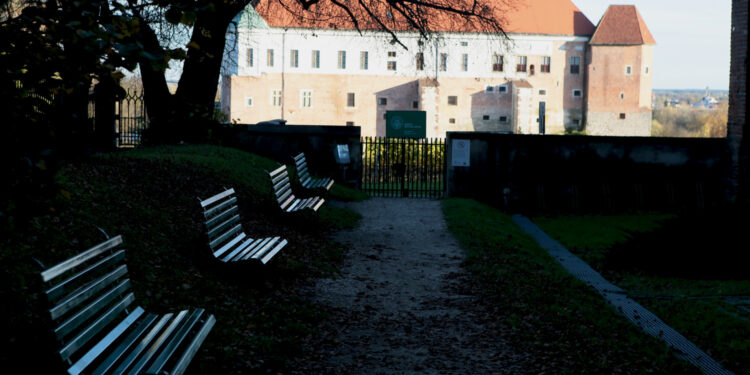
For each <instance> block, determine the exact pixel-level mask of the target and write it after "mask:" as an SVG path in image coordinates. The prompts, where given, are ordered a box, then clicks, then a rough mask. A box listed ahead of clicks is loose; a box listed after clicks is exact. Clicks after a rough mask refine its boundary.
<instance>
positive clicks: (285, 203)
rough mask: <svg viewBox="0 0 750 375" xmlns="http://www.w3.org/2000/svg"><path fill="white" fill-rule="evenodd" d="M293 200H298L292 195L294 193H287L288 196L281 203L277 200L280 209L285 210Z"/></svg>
mask: <svg viewBox="0 0 750 375" xmlns="http://www.w3.org/2000/svg"><path fill="white" fill-rule="evenodd" d="M295 201H299V199H297V198H295V197H294V194H289V197H288V198H287V199H286V200H285V201H284V202H283V203H282V202H279V206H281V209H282V210H286V209H287V207H289V205H290V204H293V203H294V202H295Z"/></svg>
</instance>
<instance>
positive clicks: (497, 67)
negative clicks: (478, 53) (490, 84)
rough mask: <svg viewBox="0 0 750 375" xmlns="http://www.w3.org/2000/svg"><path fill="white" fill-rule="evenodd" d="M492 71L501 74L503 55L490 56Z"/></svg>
mask: <svg viewBox="0 0 750 375" xmlns="http://www.w3.org/2000/svg"><path fill="white" fill-rule="evenodd" d="M492 71H493V72H502V71H503V55H497V54H495V55H492Z"/></svg>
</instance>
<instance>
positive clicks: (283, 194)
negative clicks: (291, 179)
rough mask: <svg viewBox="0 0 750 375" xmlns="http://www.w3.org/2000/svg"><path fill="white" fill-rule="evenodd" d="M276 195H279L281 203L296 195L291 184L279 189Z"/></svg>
mask: <svg viewBox="0 0 750 375" xmlns="http://www.w3.org/2000/svg"><path fill="white" fill-rule="evenodd" d="M276 196H277V197H278V199H277V201H278V202H279V203H281V202H283V201H284V200H286V199H287V198H289V196H291V197H292V198H294V195H293V194H292V187H291V186H290V185H287V186H285V187H284V189H282V190H280V191H278V192H277V193H276Z"/></svg>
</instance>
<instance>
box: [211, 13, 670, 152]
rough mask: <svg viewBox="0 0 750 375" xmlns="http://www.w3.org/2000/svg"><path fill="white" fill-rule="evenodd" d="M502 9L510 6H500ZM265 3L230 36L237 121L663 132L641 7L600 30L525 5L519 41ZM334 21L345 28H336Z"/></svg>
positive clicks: (231, 114)
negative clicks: (429, 35) (306, 13)
mask: <svg viewBox="0 0 750 375" xmlns="http://www.w3.org/2000/svg"><path fill="white" fill-rule="evenodd" d="M497 1H500V0H497ZM285 6H291V7H296V6H297V2H292V3H291V4H285V5H283V6H282V5H281V4H280V3H278V2H263V3H262V4H261V5H258V7H257V8H256V9H253V8H252V7H251V6H248V8H246V9H245V11H243V12H242V13H241V14H240V15H239V16H238V17H237V19H236V20H235V21H236V24H237V30H230V32H229V33H228V47H227V51H228V55H229V58H228V59H227V61H228V62H229V64H227V65H228V67H227V68H226V69H225V71H224V75H223V77H222V88H221V91H222V95H221V99H222V111H223V112H224V113H225V114H226V115H227V116H228V118H229V119H230V120H231V121H237V122H240V123H256V122H259V121H264V120H270V119H276V118H279V119H284V120H286V121H287V122H288V123H289V124H316V125H356V126H361V127H362V134H363V135H368V136H375V135H377V136H383V135H385V122H386V120H385V114H386V112H387V111H392V110H420V111H425V112H426V117H427V132H426V133H427V137H443V136H445V133H446V132H447V131H474V130H476V131H502V132H513V133H523V134H537V133H539V131H540V126H539V122H538V119H539V113H540V112H539V108H540V103H544V104H543V105H544V108H545V112H544V113H545V118H544V120H545V132H546V133H548V134H552V133H557V134H560V133H564V132H565V131H566V130H582V129H583V130H585V131H586V132H587V133H588V134H594V135H642V136H648V135H650V133H651V108H652V104H651V77H652V75H653V66H652V60H653V57H652V55H653V53H652V49H653V45H654V44H655V42H654V39H653V37H652V36H651V34H650V33H649V31H648V28H647V27H646V25H645V23H644V22H643V19H642V17H641V15H640V14H639V13H638V11H637V10H636V8H635V7H634V6H632V5H611V6H610V7H609V9H608V10H607V11H606V13H605V14H604V16H603V17H602V19H601V21H600V22H599V24H598V25H597V26H596V27H595V26H594V25H593V24H592V23H591V21H589V19H588V18H586V16H584V15H583V13H582V12H581V11H580V10H579V9H578V8H577V7H576V6H575V5H574V4H573V3H572V2H571V1H570V0H548V1H531V0H519V1H518V3H516V4H514V7H513V8H511V9H508V10H507V11H504V12H503V13H502V14H501V16H502V19H504V20H505V23H504V29H505V31H506V32H507V35H508V36H509V38H510V40H505V39H503V38H502V37H501V36H500V35H495V34H487V33H483V32H481V31H480V30H477V29H475V26H472V25H467V24H465V23H444V24H441V23H440V22H436V23H434V24H433V26H435V27H436V28H437V29H438V31H439V36H438V37H437V38H434V39H433V40H429V41H427V40H424V39H423V38H421V37H420V35H419V33H417V32H415V31H412V30H408V29H407V28H404V29H397V30H396V31H395V33H396V35H397V36H398V39H399V40H400V42H401V43H403V44H404V45H405V46H406V47H408V50H407V49H404V48H403V47H401V46H399V45H398V44H397V43H394V41H393V40H392V37H391V36H390V35H388V34H385V33H382V32H374V31H363V32H362V34H360V33H359V32H357V31H356V30H354V25H353V24H352V23H351V22H350V21H348V19H347V17H346V15H345V14H342V17H335V18H330V17H329V18H327V19H315V18H314V17H299V16H294V15H293V14H291V13H289V12H288V11H287V10H286V9H285V8H284V7H285ZM331 20H335V22H334V21H331Z"/></svg>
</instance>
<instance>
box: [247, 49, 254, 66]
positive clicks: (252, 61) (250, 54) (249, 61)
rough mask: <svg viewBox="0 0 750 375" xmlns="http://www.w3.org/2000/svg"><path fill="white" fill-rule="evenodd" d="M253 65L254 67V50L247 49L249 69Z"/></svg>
mask: <svg viewBox="0 0 750 375" xmlns="http://www.w3.org/2000/svg"><path fill="white" fill-rule="evenodd" d="M253 65H254V59H253V49H252V48H248V49H247V66H249V67H251V68H252V67H253Z"/></svg>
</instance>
